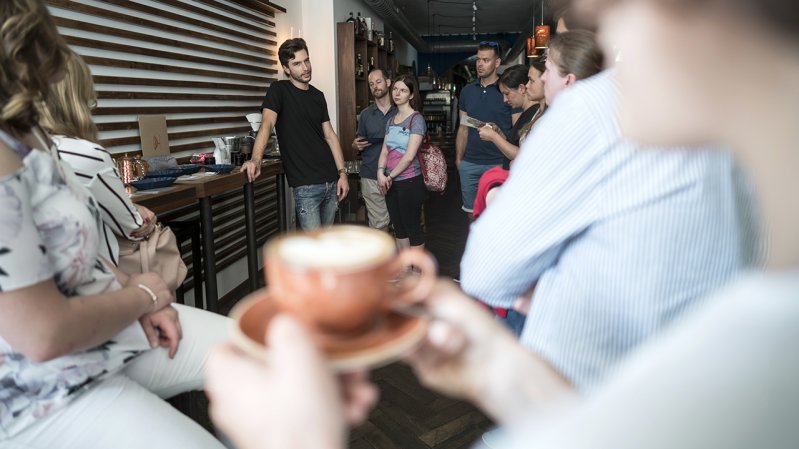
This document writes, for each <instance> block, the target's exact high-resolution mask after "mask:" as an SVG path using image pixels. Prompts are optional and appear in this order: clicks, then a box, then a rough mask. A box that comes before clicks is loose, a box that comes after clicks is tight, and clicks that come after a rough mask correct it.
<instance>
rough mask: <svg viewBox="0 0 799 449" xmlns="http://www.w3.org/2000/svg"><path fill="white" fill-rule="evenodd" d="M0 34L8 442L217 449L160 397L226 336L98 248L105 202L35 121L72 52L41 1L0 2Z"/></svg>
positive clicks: (183, 384)
mask: <svg viewBox="0 0 799 449" xmlns="http://www.w3.org/2000/svg"><path fill="white" fill-rule="evenodd" d="M0 40H2V42H3V46H2V49H0V108H2V112H1V113H0V204H1V205H2V209H3V214H2V216H1V217H0V446H2V447H12V448H30V447H47V448H51V447H58V448H75V449H78V448H109V447H114V448H131V449H132V448H141V447H151V448H164V449H166V448H208V449H221V448H222V445H221V444H220V443H219V442H218V441H216V440H215V439H214V437H213V436H211V435H210V434H209V433H208V432H206V431H205V430H203V429H202V428H201V427H200V426H199V425H197V424H196V423H194V422H193V421H191V420H190V419H189V418H187V417H186V416H184V415H182V414H181V413H180V412H178V411H177V410H175V409H174V408H172V407H171V406H170V405H169V404H167V403H166V402H165V401H163V400H162V399H160V398H159V396H161V397H169V396H172V395H174V394H177V393H179V392H183V391H186V390H189V389H199V388H201V386H202V376H201V374H202V369H203V365H204V362H205V356H206V353H207V349H208V347H209V346H210V345H212V344H214V343H217V342H218V341H219V338H218V337H217V336H216V335H218V334H215V335H214V336H207V335H206V334H207V329H208V325H209V323H208V322H207V321H206V320H205V319H204V318H205V316H206V315H201V313H200V312H201V311H197V312H196V313H194V312H191V311H189V312H187V313H186V315H181V317H180V319H179V318H178V314H177V311H176V310H175V309H174V308H172V307H171V303H172V301H173V299H174V298H173V296H172V293H171V292H170V291H169V288H168V287H167V285H166V283H165V282H164V280H163V279H162V278H161V277H160V276H159V275H158V274H156V273H144V274H137V275H131V276H125V275H123V274H121V273H116V272H115V271H114V267H113V265H112V264H111V263H110V262H108V261H107V260H104V258H102V257H100V256H99V253H100V250H99V236H100V233H101V232H102V231H101V229H102V223H101V220H100V206H99V204H98V203H97V201H96V200H95V199H94V198H93V197H92V196H91V195H90V194H89V192H88V191H87V190H86V189H85V188H84V187H83V185H81V183H80V182H79V181H78V179H77V177H76V176H75V174H74V173H73V172H72V170H71V169H70V168H69V166H68V165H66V164H62V163H61V162H60V161H59V157H58V153H57V151H56V150H55V148H54V147H53V146H52V145H50V143H49V142H47V137H46V136H45V135H44V133H42V132H41V131H40V130H39V129H38V123H39V112H38V109H37V107H36V106H37V102H39V101H40V100H41V99H42V98H44V99H47V96H48V85H49V84H50V83H52V82H56V81H58V80H60V79H61V78H63V77H64V76H65V74H66V71H67V65H66V60H67V58H68V54H69V50H68V48H67V46H66V44H65V43H64V41H63V39H62V38H61V36H60V35H59V34H58V31H57V30H56V27H55V23H54V21H53V19H52V17H51V16H50V14H49V12H48V10H47V8H46V6H45V5H44V3H43V2H42V1H39V0H5V1H3V2H0ZM184 335H185V336H186V337H187V338H186V341H184V342H183V343H182V344H180V350H179V351H178V345H179V343H181V338H182V337H183V336H184Z"/></svg>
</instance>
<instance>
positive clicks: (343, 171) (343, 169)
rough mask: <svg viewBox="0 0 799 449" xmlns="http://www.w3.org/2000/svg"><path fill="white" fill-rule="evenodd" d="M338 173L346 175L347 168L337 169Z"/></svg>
mask: <svg viewBox="0 0 799 449" xmlns="http://www.w3.org/2000/svg"><path fill="white" fill-rule="evenodd" d="M338 174H339V175H346V174H347V169H346V168H339V169H338Z"/></svg>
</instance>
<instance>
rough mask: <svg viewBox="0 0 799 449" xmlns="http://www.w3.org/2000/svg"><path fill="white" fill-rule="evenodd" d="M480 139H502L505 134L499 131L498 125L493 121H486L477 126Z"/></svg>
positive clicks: (489, 140) (490, 140)
mask: <svg viewBox="0 0 799 449" xmlns="http://www.w3.org/2000/svg"><path fill="white" fill-rule="evenodd" d="M477 132H478V133H479V134H480V139H481V140H485V141H488V142H493V141H494V139H504V138H505V136H504V135H503V134H502V133H501V132H500V130H499V127H498V126H497V125H495V124H493V123H486V124H485V126H481V127H480V128H477Z"/></svg>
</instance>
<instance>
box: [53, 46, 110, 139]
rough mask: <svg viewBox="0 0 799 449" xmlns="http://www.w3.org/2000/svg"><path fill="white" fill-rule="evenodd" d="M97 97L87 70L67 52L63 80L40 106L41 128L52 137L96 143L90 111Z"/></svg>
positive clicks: (95, 133) (79, 60)
mask: <svg viewBox="0 0 799 449" xmlns="http://www.w3.org/2000/svg"><path fill="white" fill-rule="evenodd" d="M96 97H97V95H96V94H95V92H94V82H93V81H92V73H91V71H90V70H89V67H88V66H87V65H86V63H85V62H83V59H82V58H81V57H80V55H78V54H77V53H75V52H74V51H72V50H70V51H69V54H68V55H67V73H66V75H64V79H62V80H61V81H59V82H57V83H53V84H51V85H50V89H49V93H48V95H47V100H46V101H44V102H43V103H42V105H41V114H42V127H44V128H45V129H47V130H48V131H49V132H51V133H52V134H62V135H65V136H72V137H79V138H81V139H85V140H89V141H92V142H96V141H97V125H95V124H94V120H93V119H92V107H93V106H94V102H95V99H96Z"/></svg>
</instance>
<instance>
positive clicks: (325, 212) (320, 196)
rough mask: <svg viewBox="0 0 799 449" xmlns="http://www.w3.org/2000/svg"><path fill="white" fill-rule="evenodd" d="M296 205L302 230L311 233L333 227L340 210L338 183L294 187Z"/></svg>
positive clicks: (298, 222)
mask: <svg viewBox="0 0 799 449" xmlns="http://www.w3.org/2000/svg"><path fill="white" fill-rule="evenodd" d="M294 205H295V207H296V209H297V224H298V225H299V227H300V229H303V230H306V231H310V230H313V229H318V228H320V227H322V226H330V225H332V224H333V221H334V220H335V219H336V210H338V197H337V196H336V183H335V182H325V183H323V184H309V185H305V186H297V187H294Z"/></svg>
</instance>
